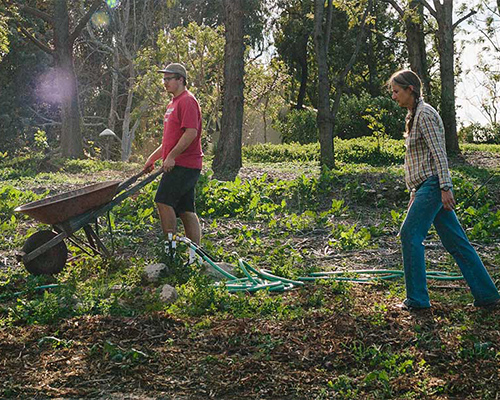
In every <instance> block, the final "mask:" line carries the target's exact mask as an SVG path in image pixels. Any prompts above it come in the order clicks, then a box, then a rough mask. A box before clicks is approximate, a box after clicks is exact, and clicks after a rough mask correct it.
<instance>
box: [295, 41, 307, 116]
mask: <svg viewBox="0 0 500 400" xmlns="http://www.w3.org/2000/svg"><path fill="white" fill-rule="evenodd" d="M308 41H309V34H305V35H304V36H303V37H302V40H301V43H299V50H298V56H299V59H298V60H297V61H298V63H299V65H300V89H299V94H298V96H297V104H296V105H295V108H296V109H297V110H301V109H302V108H303V107H304V100H305V98H306V88H307V79H308V75H309V68H308V65H307V43H308Z"/></svg>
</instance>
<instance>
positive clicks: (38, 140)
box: [35, 129, 49, 151]
mask: <svg viewBox="0 0 500 400" xmlns="http://www.w3.org/2000/svg"><path fill="white" fill-rule="evenodd" d="M35 148H36V149H37V150H39V151H45V150H47V149H48V148H49V143H48V142H47V134H46V133H45V131H42V130H40V129H39V130H38V131H36V132H35Z"/></svg>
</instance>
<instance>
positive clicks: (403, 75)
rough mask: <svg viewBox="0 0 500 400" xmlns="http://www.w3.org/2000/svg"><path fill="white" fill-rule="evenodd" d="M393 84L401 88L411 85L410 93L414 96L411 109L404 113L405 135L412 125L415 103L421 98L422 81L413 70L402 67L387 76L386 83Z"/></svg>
mask: <svg viewBox="0 0 500 400" xmlns="http://www.w3.org/2000/svg"><path fill="white" fill-rule="evenodd" d="M393 84H396V85H398V86H399V87H402V88H403V89H408V88H409V87H410V86H411V87H412V95H413V97H414V98H415V104H414V106H413V107H412V108H411V109H408V114H406V128H405V137H406V136H408V135H409V134H410V131H411V128H412V127H413V122H414V120H415V112H416V110H417V105H418V103H419V102H420V99H421V98H422V81H421V80H420V78H419V77H418V75H417V74H416V73H415V72H413V71H411V70H409V69H402V70H400V71H397V72H395V73H394V74H392V76H391V77H390V78H389V81H388V85H389V86H392V85H393Z"/></svg>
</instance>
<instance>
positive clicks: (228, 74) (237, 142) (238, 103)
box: [212, 0, 245, 180]
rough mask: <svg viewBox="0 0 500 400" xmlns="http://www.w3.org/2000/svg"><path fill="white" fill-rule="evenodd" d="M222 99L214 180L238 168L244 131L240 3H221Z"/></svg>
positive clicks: (228, 0) (231, 176) (231, 0)
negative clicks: (222, 44)
mask: <svg viewBox="0 0 500 400" xmlns="http://www.w3.org/2000/svg"><path fill="white" fill-rule="evenodd" d="M223 4H224V18H225V28H226V33H225V37H226V44H225V46H224V90H223V92H224V95H223V96H224V99H223V104H222V126H221V133H220V137H219V141H218V143H217V150H216V153H215V157H214V161H213V164H212V169H213V171H214V178H216V179H220V180H231V179H234V178H235V177H236V175H237V174H238V171H239V170H240V168H241V165H242V163H241V138H242V128H243V75H244V50H245V46H244V42H243V21H244V13H243V0H224V1H223Z"/></svg>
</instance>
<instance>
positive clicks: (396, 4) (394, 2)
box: [382, 0, 500, 18]
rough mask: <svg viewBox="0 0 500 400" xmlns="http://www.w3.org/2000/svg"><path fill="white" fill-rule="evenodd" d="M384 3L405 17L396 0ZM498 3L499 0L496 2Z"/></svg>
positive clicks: (387, 0)
mask: <svg viewBox="0 0 500 400" xmlns="http://www.w3.org/2000/svg"><path fill="white" fill-rule="evenodd" d="M382 1H383V2H384V3H389V4H390V5H391V6H392V7H393V8H394V9H395V10H396V11H397V13H398V14H399V15H400V16H401V18H402V17H403V16H404V15H405V12H404V10H403V9H402V8H401V7H400V6H399V4H398V3H397V2H396V0H382ZM498 1H500V0H498Z"/></svg>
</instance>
